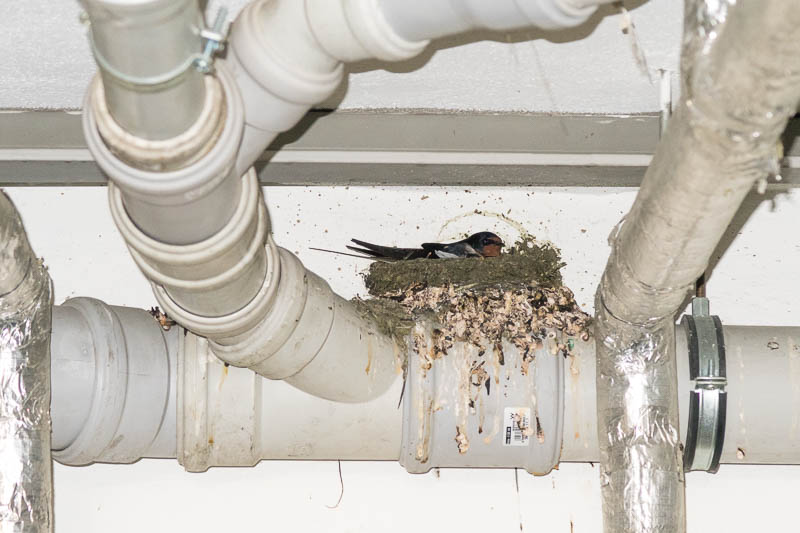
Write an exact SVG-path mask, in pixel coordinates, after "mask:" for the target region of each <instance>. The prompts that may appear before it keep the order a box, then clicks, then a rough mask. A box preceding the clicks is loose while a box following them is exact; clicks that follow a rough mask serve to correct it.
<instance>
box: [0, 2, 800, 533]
mask: <svg viewBox="0 0 800 533" xmlns="http://www.w3.org/2000/svg"><path fill="white" fill-rule="evenodd" d="M7 2H10V0H7ZM226 3H227V4H229V5H231V6H232V7H234V9H238V7H240V6H241V5H242V4H243V3H244V2H243V0H230V1H229V2H226ZM626 3H630V2H626ZM639 3H640V2H635V4H639ZM214 5H215V2H212V7H213V6H214ZM632 14H633V20H634V22H635V24H636V28H637V34H638V37H639V39H640V45H641V48H642V49H643V50H644V52H645V56H646V59H647V64H648V72H649V74H650V76H645V75H643V74H642V72H641V71H640V69H639V67H638V66H637V65H636V63H635V61H634V57H633V53H632V45H631V37H630V34H627V35H626V34H623V33H622V31H621V26H620V22H621V21H620V17H619V16H618V15H616V16H611V17H607V18H604V19H602V20H599V21H598V20H595V21H593V23H592V25H589V26H587V27H586V28H581V29H579V30H577V31H574V32H571V33H568V34H560V35H550V36H545V35H543V34H539V33H535V32H531V33H530V34H528V36H529V37H531V38H532V39H533V40H531V41H526V40H524V39H526V36H525V35H514V36H511V37H510V40H513V41H517V42H515V43H514V44H511V45H508V44H504V43H502V42H500V43H498V42H488V43H485V42H484V43H474V44H469V45H467V46H464V47H459V48H455V47H454V45H455V44H456V43H459V42H464V39H461V40H459V39H455V40H450V41H446V42H443V43H436V46H435V47H434V48H433V49H432V50H433V51H434V52H433V53H432V54H431V53H429V54H427V55H426V56H425V57H424V58H423V59H422V60H421V61H413V62H410V63H408V64H403V65H396V66H392V67H390V69H389V70H393V71H402V72H406V73H405V74H403V75H398V74H394V73H392V72H390V71H389V70H377V71H370V70H368V69H367V67H368V65H356V66H355V67H354V69H353V70H354V71H355V72H356V73H355V74H354V75H352V76H351V78H350V82H349V92H348V94H347V96H346V97H344V99H343V100H342V96H341V94H339V95H337V97H336V98H334V99H333V100H332V101H331V102H328V105H337V104H338V105H339V107H340V108H364V107H367V108H432V109H438V110H461V109H476V110H482V111H544V112H583V113H618V114H625V113H639V112H653V111H656V110H657V109H658V106H657V102H658V83H652V82H651V80H650V79H648V78H649V77H655V73H656V71H657V70H658V69H661V68H663V69H667V70H671V71H675V70H676V68H677V58H678V45H679V40H680V27H681V20H682V13H681V9H680V3H679V2H674V1H669V0H650V1H649V2H646V3H644V4H643V5H641V6H640V7H637V8H635V9H634V10H633V11H632ZM77 16H78V8H77V3H76V2H74V1H69V0H61V1H58V2H53V1H51V0H25V1H24V2H16V3H15V4H14V6H13V9H6V10H4V13H3V17H4V20H3V25H2V27H3V31H2V32H0V45H2V47H3V50H4V56H3V57H4V60H3V61H0V80H2V82H0V109H12V108H21V109H38V108H49V109H75V108H78V107H79V106H80V102H81V98H82V95H83V92H84V90H85V87H86V84H87V82H88V80H89V78H90V76H91V75H92V73H93V70H94V64H93V62H92V59H91V56H90V54H89V50H88V47H87V44H86V39H85V37H84V31H83V29H82V28H81V27H80V25H79V24H78V22H77ZM494 37H495V38H496V39H498V40H499V41H505V40H507V38H506V36H502V35H501V36H494ZM556 41H566V42H556ZM9 192H10V193H11V196H12V198H13V199H14V201H15V202H16V203H17V205H18V207H19V208H20V210H21V212H22V214H23V217H24V219H25V223H26V226H27V228H28V230H29V233H30V236H31V240H32V243H33V245H34V247H35V249H36V251H37V253H38V254H40V255H41V256H43V257H44V258H45V262H46V264H47V265H48V267H49V269H50V273H51V275H52V277H53V279H54V281H55V289H56V302H57V303H59V302H61V301H63V300H64V299H66V298H68V297H70V296H78V295H81V296H94V297H97V298H101V299H104V300H106V301H107V302H109V303H113V304H118V305H131V306H140V307H149V306H151V305H153V304H154V303H155V300H154V298H153V297H152V295H151V294H150V292H149V288H148V286H147V284H146V283H145V281H144V279H143V278H142V276H141V275H140V273H139V272H138V271H137V269H136V268H135V266H134V264H133V262H132V260H131V259H130V257H129V256H128V254H127V251H126V250H125V247H124V245H123V243H122V240H121V239H120V238H119V235H118V234H117V231H116V230H115V228H114V226H113V224H112V223H111V220H110V216H109V214H108V208H107V203H106V199H105V189H102V188H71V189H47V188H44V189H12V190H10V191H9ZM266 192H267V198H268V202H269V205H270V209H271V211H272V218H273V224H274V228H275V232H276V238H277V240H278V242H279V244H282V245H284V246H287V247H288V248H290V249H291V250H294V251H296V252H297V253H298V254H299V255H300V257H301V258H302V259H303V260H304V261H305V262H306V263H307V265H308V266H309V267H311V268H312V269H314V270H316V271H317V272H319V273H320V274H321V275H322V276H323V277H325V278H326V279H328V280H330V281H331V284H332V285H333V287H334V288H335V289H336V290H338V291H340V292H341V293H342V294H343V295H345V296H350V295H353V294H354V293H356V292H358V291H360V290H362V286H361V282H360V277H359V275H358V274H359V272H360V271H361V269H363V267H364V266H365V265H364V264H363V263H359V262H357V260H355V259H351V258H347V257H338V256H329V255H325V254H322V253H320V252H313V251H310V250H308V249H307V248H308V246H323V247H330V248H343V247H344V245H345V244H346V242H347V241H348V239H350V238H351V237H358V238H362V239H365V240H374V241H377V242H386V243H389V244H391V243H396V244H411V245H413V244H415V243H419V242H422V241H425V240H430V239H436V238H451V237H455V236H457V235H459V234H460V233H461V232H462V231H471V230H478V229H495V228H496V229H498V231H499V232H500V233H501V234H506V232H507V231H509V228H508V227H506V226H504V225H503V224H502V223H499V222H498V221H497V219H495V218H491V217H488V218H481V217H476V216H466V217H464V218H460V219H458V220H456V221H455V222H453V223H452V224H450V225H445V224H446V223H447V221H448V220H450V219H452V218H453V217H457V216H458V215H460V214H468V213H471V212H472V211H473V210H474V209H482V210H486V211H492V212H503V213H508V215H509V216H510V217H512V218H514V219H516V220H519V221H522V222H524V223H525V225H526V226H527V227H528V228H529V229H531V230H532V231H533V232H534V233H535V234H537V235H538V236H539V237H540V238H542V239H550V240H552V241H554V242H556V243H557V244H558V245H559V246H560V247H561V248H562V250H563V253H564V258H565V260H566V261H567V263H568V265H567V267H566V268H565V277H566V281H567V283H568V284H569V285H570V286H571V287H573V289H575V290H576V293H577V296H578V301H579V302H580V303H581V304H583V305H584V306H585V308H586V309H587V310H590V309H591V307H592V296H593V292H594V289H595V287H596V285H597V281H598V278H599V275H600V273H601V272H602V270H603V267H604V265H605V261H606V258H607V254H608V247H607V244H606V238H607V236H608V234H609V232H610V230H611V228H612V227H613V226H614V224H615V223H616V222H617V221H618V220H619V218H620V216H621V215H622V214H623V213H624V212H626V211H627V209H628V208H629V206H630V204H631V202H632V201H633V198H634V195H635V191H632V190H621V189H615V190H600V189H570V190H563V189H488V188H473V189H469V190H468V191H467V190H464V189H463V188H453V189H441V188H397V189H390V188H378V189H373V188H363V187H350V188H347V187H339V188H274V189H268V190H267V191H266ZM426 196H427V199H423V197H426ZM759 200H760V199H759V198H756V199H755V200H752V201H749V204H748V207H751V208H756V210H755V214H754V216H753V217H752V218H751V219H750V220H749V221H748V222H747V224H745V225H744V226H743V227H742V228H741V229H740V228H739V227H738V226H737V227H735V228H733V230H732V232H731V235H730V237H731V238H732V244H731V245H730V247H729V248H727V252H726V253H725V255H724V257H723V258H722V261H721V262H720V264H719V266H718V268H717V269H716V271H715V273H714V276H713V277H712V279H711V281H710V282H709V295H710V297H711V298H712V306H713V311H714V312H715V313H717V314H719V315H720V316H721V317H722V319H723V321H725V322H727V323H731V324H733V323H739V324H763V325H798V324H800V305H798V304H797V303H796V302H798V301H800V287H798V284H797V282H796V279H797V265H798V264H800V241H798V239H797V238H796V232H795V231H793V229H794V228H796V227H797V220H798V218H800V195H798V194H797V193H793V194H781V195H778V196H777V197H775V198H774V199H773V200H774V201H769V202H764V203H759ZM509 210H510V212H509ZM739 231H741V234H739ZM506 235H507V234H506ZM729 240H730V239H729ZM748 416H757V413H749V414H748ZM276 431H280V428H276ZM342 473H343V480H344V487H345V491H344V496H343V498H342V502H341V505H340V506H339V507H338V508H336V509H330V508H328V506H333V505H334V504H335V503H336V501H337V499H338V497H339V491H340V488H339V478H338V472H337V465H336V463H330V462H306V463H303V462H277V461H276V462H269V463H262V464H260V465H259V466H257V467H255V468H245V469H213V470H212V471H210V472H207V473H205V474H187V473H185V472H183V471H182V469H181V468H180V467H179V466H178V465H177V462H175V461H170V460H164V461H155V460H149V461H141V462H139V463H137V464H135V465H130V466H114V465H94V466H90V467H85V468H70V467H62V466H60V465H56V466H55V480H56V481H55V482H56V485H55V488H56V495H55V502H56V527H57V531H58V533H108V532H115V533H126V532H136V533H139V532H141V531H154V532H160V531H193V532H196V533H212V532H213V533H217V532H219V531H236V530H243V531H285V530H295V531H336V532H345V531H387V532H398V533H399V532H406V531H408V530H416V531H433V530H439V531H460V532H464V533H471V532H481V533H485V532H487V531H492V532H495V531H508V532H512V531H513V532H516V531H519V530H520V523H522V525H523V527H524V531H547V532H550V531H562V532H565V533H567V532H569V533H572V532H573V531H574V532H581V533H582V532H599V531H601V525H600V496H599V481H598V475H597V468H595V467H592V466H590V465H587V464H574V465H571V464H565V465H562V466H561V469H560V470H559V471H557V472H554V473H553V474H552V475H550V476H547V477H541V478H534V477H532V476H529V475H528V474H526V473H524V472H520V473H519V492H517V489H516V483H515V477H514V472H513V471H509V470H444V471H442V472H441V473H440V476H437V475H435V474H433V473H431V474H428V475H415V476H412V475H409V474H407V473H405V471H404V470H403V469H402V468H401V467H400V466H399V465H398V464H396V463H391V462H386V463H368V462H364V463H344V464H342ZM799 481H800V469H798V468H796V467H764V466H756V467H753V466H724V467H723V468H722V469H721V471H720V473H719V474H718V475H716V476H710V475H705V474H691V475H690V476H689V477H688V492H687V496H688V515H689V531H690V532H701V531H702V532H716V531H732V532H742V533H743V532H749V531H752V530H763V531H772V530H794V529H796V526H795V523H796V512H795V508H794V507H795V499H796V498H795V493H796V487H797V484H798V482H799Z"/></svg>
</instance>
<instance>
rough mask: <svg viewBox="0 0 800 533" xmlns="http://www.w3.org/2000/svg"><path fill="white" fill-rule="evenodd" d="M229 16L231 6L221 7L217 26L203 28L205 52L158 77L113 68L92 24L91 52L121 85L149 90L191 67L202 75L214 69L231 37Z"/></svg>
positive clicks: (195, 55)
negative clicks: (128, 72) (95, 38)
mask: <svg viewBox="0 0 800 533" xmlns="http://www.w3.org/2000/svg"><path fill="white" fill-rule="evenodd" d="M227 17H228V9H227V8H226V7H224V6H223V7H220V8H219V9H218V10H217V15H216V17H215V19H214V25H213V26H212V27H211V28H206V27H204V28H202V29H201V31H200V38H201V39H202V40H203V51H202V52H198V53H196V54H191V55H190V56H188V57H187V58H186V60H185V61H183V62H182V63H181V64H179V65H177V66H176V67H175V68H173V69H171V70H169V71H168V72H164V73H162V74H156V75H155V76H145V77H135V76H130V75H128V74H126V73H124V72H121V71H119V70H117V69H116V68H114V66H113V65H111V63H109V61H108V60H107V59H106V58H105V57H104V56H103V54H101V53H100V50H99V49H98V48H97V46H96V45H95V42H94V36H93V35H92V29H91V25H89V30H88V31H89V47H90V48H91V49H92V54H93V55H94V59H95V61H96V62H97V65H98V66H99V67H100V69H101V70H102V71H103V72H105V73H106V74H108V75H110V76H112V77H114V78H115V79H116V80H117V81H119V82H121V83H122V84H124V85H129V86H132V87H148V88H150V89H153V88H161V87H168V86H170V85H171V84H173V83H174V82H175V81H176V80H177V79H178V78H180V77H181V76H182V75H183V74H184V73H185V72H186V71H187V70H189V69H191V68H194V69H197V70H198V71H199V72H202V73H203V74H208V73H210V72H213V71H214V56H215V55H216V54H217V53H219V52H221V51H222V50H223V49H224V48H225V43H226V41H227V38H228V29H229V28H230V24H229V23H228V22H227ZM81 20H82V21H84V22H88V17H87V16H85V15H82V16H81Z"/></svg>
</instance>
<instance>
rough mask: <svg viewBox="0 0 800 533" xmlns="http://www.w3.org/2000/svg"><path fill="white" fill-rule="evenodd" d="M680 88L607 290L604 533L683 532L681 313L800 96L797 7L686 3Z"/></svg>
mask: <svg viewBox="0 0 800 533" xmlns="http://www.w3.org/2000/svg"><path fill="white" fill-rule="evenodd" d="M684 31H685V38H684V49H683V56H682V57H683V80H684V88H683V92H682V97H681V101H680V103H679V104H678V106H677V111H676V114H675V116H674V117H673V118H672V119H671V121H670V123H669V126H668V128H667V131H666V133H665V135H664V138H663V140H662V141H661V143H660V144H659V146H658V148H657V151H656V154H655V156H654V159H653V162H652V163H651V165H650V167H649V168H648V170H647V173H646V175H645V178H644V181H643V183H642V187H641V189H640V191H639V194H638V196H637V199H636V202H635V203H634V206H633V207H632V209H631V212H630V213H629V214H628V215H627V217H626V218H625V220H624V224H622V225H621V228H620V229H619V231H618V232H617V234H616V235H615V236H614V238H613V247H612V253H611V257H610V259H609V262H608V265H607V267H606V270H605V273H604V275H603V279H602V281H601V283H600V287H599V288H598V292H597V300H596V307H595V308H596V318H597V322H596V337H597V355H598V362H597V414H598V437H599V441H600V451H601V480H602V493H603V504H604V505H603V508H604V524H605V530H606V531H608V532H615V533H617V532H627V531H637V532H651V531H652V532H655V531H659V532H662V531H685V527H686V526H685V508H684V479H683V466H682V458H681V452H680V448H679V444H680V440H679V438H678V430H677V428H678V407H677V406H678V400H677V397H676V394H675V393H676V391H677V385H676V368H675V357H674V348H673V346H674V342H673V340H672V335H673V334H672V320H673V314H674V313H675V312H676V311H677V310H678V308H679V306H680V304H681V303H682V301H683V300H684V298H685V297H686V294H687V289H688V288H689V287H690V286H691V285H692V284H693V283H694V281H695V279H697V277H698V276H699V275H700V274H701V273H702V272H703V271H704V270H705V268H706V266H707V264H708V259H709V257H710V255H711V253H712V251H713V249H714V246H715V245H716V244H717V242H718V241H719V239H720V237H721V236H722V233H723V232H724V230H725V228H726V227H727V226H728V224H729V223H730V221H731V219H732V218H733V215H734V214H735V212H736V210H737V209H738V207H739V204H740V203H741V201H742V199H743V198H744V196H745V195H746V194H747V192H748V191H749V190H750V188H751V187H752V185H753V184H754V183H755V181H756V180H758V179H762V178H764V177H766V175H767V173H768V172H770V171H772V170H777V168H778V165H777V155H776V149H775V147H776V143H777V141H778V137H779V135H780V133H781V132H782V131H783V129H784V127H785V125H786V121H787V120H788V118H789V116H791V114H793V113H794V110H795V109H796V106H797V102H798V99H799V98H800V11H798V10H797V9H795V8H794V6H792V5H790V4H788V3H786V2H782V1H780V0H768V1H766V0H762V1H758V0H744V1H738V2H736V3H733V2H707V3H704V2H702V1H699V0H687V3H686V25H685V30H684Z"/></svg>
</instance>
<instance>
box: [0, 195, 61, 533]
mask: <svg viewBox="0 0 800 533" xmlns="http://www.w3.org/2000/svg"><path fill="white" fill-rule="evenodd" d="M0 243H2V249H0V531H3V532H6V531H7V532H14V533H40V532H42V533H44V532H51V531H53V482H52V464H51V461H50V316H51V310H52V290H51V283H50V277H49V276H48V274H47V271H46V269H45V268H44V266H43V265H41V264H40V262H39V260H38V259H37V258H36V256H35V255H34V254H33V250H31V247H30V244H29V243H28V239H27V237H26V235H25V230H24V228H23V227H22V221H21V220H20V218H19V214H18V213H17V211H16V209H15V208H14V205H13V204H12V203H11V201H10V200H9V199H8V197H7V196H6V195H5V193H2V192H0Z"/></svg>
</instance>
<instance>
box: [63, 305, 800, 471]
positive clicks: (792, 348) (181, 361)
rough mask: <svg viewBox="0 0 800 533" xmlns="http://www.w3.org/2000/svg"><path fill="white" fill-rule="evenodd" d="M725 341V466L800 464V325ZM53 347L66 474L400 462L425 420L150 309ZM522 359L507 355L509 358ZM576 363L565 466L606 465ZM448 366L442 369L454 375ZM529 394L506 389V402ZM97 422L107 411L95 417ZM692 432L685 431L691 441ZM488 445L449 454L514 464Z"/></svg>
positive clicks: (446, 389) (70, 314) (66, 326)
mask: <svg viewBox="0 0 800 533" xmlns="http://www.w3.org/2000/svg"><path fill="white" fill-rule="evenodd" d="M115 331H116V332H117V333H115ZM120 333H121V334H120ZM724 336H725V346H726V353H727V376H728V386H727V391H728V417H727V424H726V431H725V444H724V447H723V452H722V459H721V461H722V463H729V464H800V454H799V453H798V451H799V450H800V431H798V430H797V424H796V421H797V420H800V403H799V402H797V392H796V391H797V386H798V383H800V348H798V346H800V328H789V327H748V326H725V327H724ZM675 338H676V353H677V363H678V376H679V381H678V389H679V392H678V400H679V404H680V409H681V414H682V417H681V418H682V420H684V421H685V420H686V419H687V418H686V413H687V412H688V408H689V407H688V406H689V394H690V393H689V391H690V390H691V389H692V388H693V387H694V385H693V383H692V382H691V381H690V379H689V359H688V345H687V340H686V334H685V331H684V328H683V326H676V328H675ZM123 339H124V340H123ZM51 346H52V348H51V350H52V374H53V380H52V381H53V386H52V389H53V395H52V407H51V409H52V415H53V449H54V457H55V458H56V459H58V460H59V461H60V462H62V463H65V464H86V463H88V462H93V461H107V462H115V463H127V462H133V461H136V460H138V459H139V458H141V457H177V458H178V459H179V460H180V461H181V463H182V464H183V465H184V466H185V467H186V468H187V469H189V470H194V471H202V470H205V469H207V468H208V467H210V466H223V465H227V466H251V465H253V464H255V463H257V462H258V461H259V460H261V459H309V460H323V459H342V460H393V461H394V460H398V458H400V456H401V444H402V442H403V432H404V428H407V427H411V428H413V427H415V425H416V424H417V414H416V410H415V409H411V410H410V411H409V410H408V409H406V408H404V407H403V405H402V404H401V402H400V399H401V396H402V398H403V400H404V401H413V395H412V394H410V393H409V391H408V390H406V391H405V392H403V387H404V382H403V379H402V378H401V374H400V373H399V372H398V373H397V374H396V379H395V380H394V382H393V383H392V385H391V386H390V387H389V388H388V389H387V390H386V392H385V393H383V394H381V395H379V396H377V397H376V398H375V399H373V400H370V401H367V402H362V403H342V402H336V401H330V400H326V399H323V398H319V397H316V396H313V395H311V394H308V393H305V392H303V391H301V390H299V389H297V388H296V387H293V386H291V385H289V384H288V383H285V382H283V381H273V380H269V379H264V378H262V377H259V376H257V375H256V374H254V373H253V372H252V371H251V370H248V369H246V368H237V367H234V366H228V365H226V364H224V363H223V362H222V361H220V360H219V359H218V358H216V357H215V356H214V355H213V353H212V352H211V350H210V346H209V343H208V341H207V340H206V339H203V338H200V337H197V336H195V335H192V334H184V331H183V330H182V329H181V328H179V327H177V326H174V327H173V328H172V329H171V330H170V331H166V332H165V331H163V330H162V329H161V327H160V326H159V324H158V322H156V320H155V319H153V318H152V317H151V316H150V315H149V314H148V313H147V312H145V311H142V310H138V309H127V308H121V307H115V306H107V305H106V304H103V303H102V302H99V301H97V300H93V299H90V298H76V299H72V300H68V301H67V302H66V303H65V304H64V305H62V306H56V307H55V308H54V313H53V336H52V344H51ZM513 350H515V348H513V347H507V348H506V351H507V352H509V356H511V355H513V354H511V352H512V351H513ZM571 352H572V355H571V356H569V357H567V358H566V359H565V360H564V365H563V367H564V369H563V374H564V389H563V390H564V408H563V414H564V416H563V421H562V422H561V423H560V424H557V425H558V426H559V427H561V428H563V439H562V441H561V442H562V446H561V457H560V460H561V461H568V462H585V461H592V462H596V461H598V459H599V457H600V451H599V447H598V441H597V418H596V416H595V413H596V398H595V372H596V368H595V361H596V356H595V346H594V343H591V342H588V343H585V342H575V344H574V346H573V349H572V350H571ZM447 357H449V356H446V357H445V358H444V359H443V360H442V364H443V365H444V366H445V367H447V366H448V365H449V366H452V365H453V363H452V362H451V361H449V360H448V359H447ZM536 357H537V358H539V359H541V360H543V361H544V360H551V359H552V358H553V357H554V356H553V355H552V354H551V353H549V351H548V350H547V349H546V348H545V349H543V350H542V351H540V352H539V353H537V356H536ZM558 357H561V356H560V355H559V356H558ZM115 359H122V361H115ZM112 364H113V365H122V368H123V369H124V368H128V370H125V371H124V372H123V376H124V379H122V380H116V381H113V382H112V381H109V378H110V377H111V376H110V375H109V374H108V373H107V372H104V371H98V368H101V367H102V368H110V367H109V365H112ZM134 365H136V370H134ZM501 368H504V367H501ZM362 370H363V369H362ZM398 371H399V369H398ZM444 376H445V374H443V375H442V377H444ZM512 377H513V376H512ZM543 378H546V376H544V375H542V376H538V377H537V379H543ZM448 379H449V378H448ZM436 381H437V383H436V389H435V394H436V396H437V397H438V401H439V402H440V406H441V408H442V409H443V410H440V411H437V412H439V413H441V412H444V411H446V410H448V409H452V406H453V405H455V403H454V402H456V400H457V396H458V394H459V392H458V387H452V386H450V385H448V383H447V380H443V381H441V382H438V379H437V380H436ZM503 381H505V378H503ZM513 382H514V383H517V384H518V385H520V386H521V387H523V385H524V384H523V383H522V382H518V381H517V380H514V381H513ZM116 387H121V388H119V389H117V388H116ZM523 388H524V387H523ZM767 390H768V391H769V393H765V391H767ZM165 391H166V392H165ZM494 392H495V393H498V392H500V390H494ZM517 392H520V391H508V392H507V394H508V396H505V397H506V398H508V397H514V396H515V394H516V393H517ZM108 398H124V402H122V403H125V402H127V403H132V402H133V403H136V404H138V405H139V407H137V408H133V407H131V406H129V407H128V408H127V409H133V410H135V412H137V413H138V416H137V418H136V419H135V420H134V419H130V423H128V424H122V423H121V422H122V421H123V417H122V415H121V412H120V411H118V410H115V409H114V408H113V406H114V405H119V402H116V401H114V400H108ZM94 411H98V413H106V414H105V415H103V416H98V415H91V416H90V413H92V412H94ZM409 412H410V413H412V415H413V417H414V419H413V420H412V421H411V424H409V423H408V421H407V420H406V419H405V417H406V416H407V414H408V413H409ZM115 413H116V414H115ZM404 413H405V414H404ZM434 416H438V415H434ZM156 427H158V428H159V429H158V431H157V432H156V434H155V437H153V429H152V428H156ZM492 427H493V421H492V420H491V419H489V420H487V421H486V423H485V430H484V433H483V434H482V435H481V436H482V437H483V436H485V435H489V434H490V433H491V428H492ZM448 428H449V426H448ZM686 431H687V428H686V422H684V423H683V424H682V426H681V428H680V434H681V437H682V438H683V439H684V440H685V438H686ZM77 435H82V437H81V441H82V444H80V446H79V445H77V444H75V442H76V436H77ZM546 436H548V435H547V434H546ZM436 438H437V439H438V440H442V441H444V442H443V444H444V446H445V447H447V446H448V445H449V444H450V443H451V442H452V436H451V435H443V436H441V435H436ZM481 440H482V439H473V441H474V442H473V444H472V446H471V449H472V451H473V454H472V455H469V453H467V454H466V455H464V456H461V455H460V454H457V453H452V454H451V455H450V458H449V459H448V457H447V456H439V457H440V458H441V460H446V461H452V460H453V458H454V457H456V458H458V457H461V459H460V460H461V461H463V464H467V465H471V466H492V465H493V466H497V465H498V464H501V461H502V460H503V459H502V457H503V453H502V452H497V453H495V454H493V453H492V452H491V449H493V448H492V443H491V442H490V443H489V444H488V445H487V444H484V443H482V442H481ZM253 443H255V444H253ZM80 447H83V448H84V449H79V448H80ZM109 448H112V449H117V448H118V449H119V450H125V453H112V450H110V449H109ZM67 449H71V451H70V452H69V453H67ZM500 449H501V450H502V446H500ZM476 451H477V453H478V455H475V452H476ZM408 466H409V467H410V468H412V467H413V465H408ZM433 466H444V465H442V464H437V463H434V462H429V463H428V464H427V465H426V468H430V467H433ZM506 466H508V465H506ZM515 466H519V467H525V464H523V463H520V464H519V465H515Z"/></svg>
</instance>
